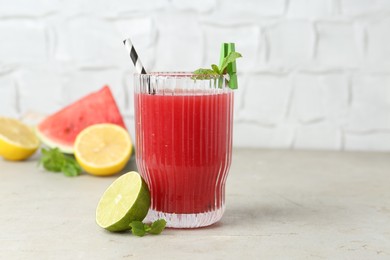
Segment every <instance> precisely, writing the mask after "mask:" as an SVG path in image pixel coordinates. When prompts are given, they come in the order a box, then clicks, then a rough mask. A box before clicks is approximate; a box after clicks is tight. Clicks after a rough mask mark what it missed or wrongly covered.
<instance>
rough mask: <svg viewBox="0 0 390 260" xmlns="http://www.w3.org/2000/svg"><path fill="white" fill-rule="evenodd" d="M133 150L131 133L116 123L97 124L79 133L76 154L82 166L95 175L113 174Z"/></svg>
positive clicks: (75, 147)
mask: <svg viewBox="0 0 390 260" xmlns="http://www.w3.org/2000/svg"><path fill="white" fill-rule="evenodd" d="M131 152H132V143H131V139H130V135H129V133H128V132H127V130H126V129H124V128H123V127H120V126H117V125H114V124H96V125H92V126H89V127H87V128H85V129H84V130H83V131H81V132H80V134H78V135H77V137H76V141H75V144H74V155H75V157H76V160H77V161H78V163H79V164H80V165H81V167H82V168H83V169H84V170H85V171H86V172H88V173H90V174H93V175H112V174H115V173H117V172H119V171H121V170H122V169H123V168H124V167H125V166H126V163H127V162H128V160H129V159H130V156H131Z"/></svg>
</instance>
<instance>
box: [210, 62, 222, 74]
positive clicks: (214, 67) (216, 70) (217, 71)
mask: <svg viewBox="0 0 390 260" xmlns="http://www.w3.org/2000/svg"><path fill="white" fill-rule="evenodd" d="M211 68H212V69H213V71H214V72H215V73H217V74H218V75H220V74H221V72H220V71H219V68H218V66H217V65H215V64H211Z"/></svg>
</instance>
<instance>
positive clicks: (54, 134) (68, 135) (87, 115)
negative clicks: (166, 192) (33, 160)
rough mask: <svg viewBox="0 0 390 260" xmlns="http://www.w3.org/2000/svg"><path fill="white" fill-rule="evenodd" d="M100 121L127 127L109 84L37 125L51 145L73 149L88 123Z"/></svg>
mask: <svg viewBox="0 0 390 260" xmlns="http://www.w3.org/2000/svg"><path fill="white" fill-rule="evenodd" d="M99 123H112V124H116V125H119V126H121V127H123V128H125V129H126V126H125V123H124V122H123V118H122V116H121V114H120V112H119V109H118V106H117V105H116V102H115V100H114V98H113V96H112V93H111V91H110V88H109V87H108V86H105V87H103V88H102V89H101V90H99V91H97V92H94V93H91V94H89V95H87V96H85V97H83V98H82V99H80V100H78V101H76V102H74V103H73V104H70V105H68V106H66V107H65V108H63V109H62V110H60V111H58V112H56V113H54V114H53V115H51V116H49V117H47V118H46V119H45V120H44V121H42V122H41V123H40V124H39V125H38V127H37V133H38V136H40V137H41V139H42V141H43V142H44V143H46V144H48V145H49V146H52V147H54V146H56V147H58V148H60V149H61V150H62V151H63V152H69V153H71V152H72V150H73V149H72V147H73V143H74V141H75V139H76V137H77V135H78V134H79V133H80V132H81V131H82V130H83V129H85V128H86V127H88V126H90V125H94V124H99Z"/></svg>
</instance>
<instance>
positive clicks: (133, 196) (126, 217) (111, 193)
mask: <svg viewBox="0 0 390 260" xmlns="http://www.w3.org/2000/svg"><path fill="white" fill-rule="evenodd" d="M149 207H150V192H149V189H148V186H147V185H146V183H145V181H144V180H143V179H142V177H141V176H140V175H139V174H138V173H137V172H128V173H126V174H123V175H122V176H120V177H119V178H118V179H116V180H115V181H114V182H113V183H112V184H111V185H110V186H109V187H108V188H107V190H106V191H105V192H104V194H103V196H102V197H101V199H100V201H99V204H98V206H97V208H96V223H97V224H98V225H99V226H101V227H102V228H105V229H107V230H109V231H124V230H129V229H130V223H131V222H132V221H134V220H138V221H142V220H143V219H144V218H145V216H146V214H147V213H148V210H149Z"/></svg>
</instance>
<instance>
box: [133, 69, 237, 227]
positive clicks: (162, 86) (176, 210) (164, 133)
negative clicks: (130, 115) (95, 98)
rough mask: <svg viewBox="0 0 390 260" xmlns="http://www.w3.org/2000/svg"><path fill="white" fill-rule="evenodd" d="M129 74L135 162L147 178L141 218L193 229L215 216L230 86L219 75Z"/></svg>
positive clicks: (224, 170) (219, 210)
mask: <svg viewBox="0 0 390 260" xmlns="http://www.w3.org/2000/svg"><path fill="white" fill-rule="evenodd" d="M192 76H193V75H192V74H190V73H151V74H135V76H134V81H135V87H134V91H135V92H134V103H135V124H136V161H137V167H138V169H139V171H140V173H141V175H142V177H143V178H144V179H145V181H146V182H147V183H148V186H149V188H150V192H151V200H152V201H151V208H150V210H149V213H148V216H147V220H148V221H154V220H157V219H160V218H163V219H165V220H166V221H167V226H168V227H174V228H195V227H202V226H208V225H211V224H213V223H215V222H217V221H218V220H220V219H221V217H222V215H223V213H224V210H225V183H226V178H227V174H228V172H229V168H230V164H231V158H232V125H233V91H232V90H231V89H230V88H228V86H227V85H226V84H225V80H224V79H222V78H219V77H218V78H211V79H210V78H208V79H201V80H199V79H196V80H195V79H193V77H192Z"/></svg>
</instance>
